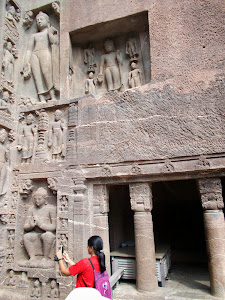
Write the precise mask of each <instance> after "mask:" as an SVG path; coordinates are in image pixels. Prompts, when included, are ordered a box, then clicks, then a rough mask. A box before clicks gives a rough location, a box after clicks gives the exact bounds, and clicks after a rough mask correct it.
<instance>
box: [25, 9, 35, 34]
mask: <svg viewBox="0 0 225 300" xmlns="http://www.w3.org/2000/svg"><path fill="white" fill-rule="evenodd" d="M33 22H34V13H33V12H32V11H31V10H29V11H27V12H26V13H25V15H24V19H23V25H24V26H25V30H28V29H29V28H30V27H31V26H32V25H33Z"/></svg>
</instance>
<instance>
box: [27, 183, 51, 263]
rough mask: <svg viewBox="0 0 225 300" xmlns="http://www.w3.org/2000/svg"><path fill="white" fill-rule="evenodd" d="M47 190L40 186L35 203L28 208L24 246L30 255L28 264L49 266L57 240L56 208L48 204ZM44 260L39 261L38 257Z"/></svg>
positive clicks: (34, 199)
mask: <svg viewBox="0 0 225 300" xmlns="http://www.w3.org/2000/svg"><path fill="white" fill-rule="evenodd" d="M46 198H47V191H46V189H44V188H42V187H40V188H38V189H37V191H36V192H35V193H34V194H33V201H34V205H33V206H31V207H30V208H29V209H28V212H27V216H26V219H25V224H24V230H25V231H26V232H27V233H25V234H24V246H25V248H26V250H27V253H28V255H29V257H30V260H29V262H28V264H27V265H28V266H31V267H34V266H35V267H37V266H41V267H45V268H46V267H47V265H48V261H49V259H50V257H49V255H50V253H51V249H52V246H53V244H54V241H55V230H56V208H55V207H53V206H51V205H49V204H47V202H46ZM38 256H39V257H40V256H41V257H42V260H41V261H39V262H40V263H39V264H38V262H37V257H38Z"/></svg>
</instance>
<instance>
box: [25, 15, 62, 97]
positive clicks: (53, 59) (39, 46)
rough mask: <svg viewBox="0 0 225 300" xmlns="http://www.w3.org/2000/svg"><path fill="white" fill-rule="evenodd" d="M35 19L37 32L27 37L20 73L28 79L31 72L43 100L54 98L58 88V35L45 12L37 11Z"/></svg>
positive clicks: (39, 95)
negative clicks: (27, 42) (27, 41)
mask: <svg viewBox="0 0 225 300" xmlns="http://www.w3.org/2000/svg"><path fill="white" fill-rule="evenodd" d="M36 21H37V27H38V30H39V32H37V33H34V34H32V36H31V37H30V39H29V44H28V49H27V52H26V55H25V61H24V66H23V71H22V74H23V76H24V78H25V79H29V78H30V76H31V72H32V74H33V77H34V81H35V85H36V89H37V93H38V97H39V100H40V101H41V102H45V100H46V99H51V100H56V95H55V92H56V91H57V90H58V89H59V87H58V84H59V83H58V78H59V47H58V44H59V37H58V31H57V30H56V29H55V28H54V27H52V26H51V25H50V21H49V16H48V15H47V14H45V13H43V12H39V14H38V15H37V16H36Z"/></svg>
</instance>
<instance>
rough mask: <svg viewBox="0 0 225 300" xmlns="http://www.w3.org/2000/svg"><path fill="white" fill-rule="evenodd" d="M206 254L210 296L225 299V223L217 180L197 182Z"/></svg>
mask: <svg viewBox="0 0 225 300" xmlns="http://www.w3.org/2000/svg"><path fill="white" fill-rule="evenodd" d="M198 186H199V192H200V195H201V201H202V207H203V210H204V226H205V236H206V246H207V252H208V263H209V275H210V287H211V293H212V295H214V296H216V297H221V298H222V299H225V223H224V214H223V211H222V208H223V207H224V203H223V198H222V186H221V181H220V179H219V178H207V179H199V180H198Z"/></svg>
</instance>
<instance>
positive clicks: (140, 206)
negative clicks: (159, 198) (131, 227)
mask: <svg viewBox="0 0 225 300" xmlns="http://www.w3.org/2000/svg"><path fill="white" fill-rule="evenodd" d="M129 189H130V200H131V209H132V210H134V211H136V212H141V211H151V210H152V189H151V184H149V183H147V182H144V183H131V184H130V185H129Z"/></svg>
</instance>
